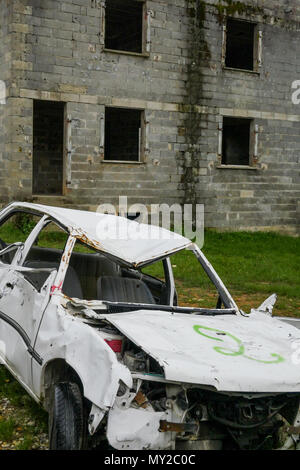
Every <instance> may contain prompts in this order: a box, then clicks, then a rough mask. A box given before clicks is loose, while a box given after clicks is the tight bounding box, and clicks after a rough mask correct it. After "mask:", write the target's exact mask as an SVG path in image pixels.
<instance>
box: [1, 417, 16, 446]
mask: <svg viewBox="0 0 300 470" xmlns="http://www.w3.org/2000/svg"><path fill="white" fill-rule="evenodd" d="M15 428H16V423H15V421H14V419H12V418H9V419H7V420H5V421H2V420H0V441H6V442H10V441H12V440H13V438H14V433H15Z"/></svg>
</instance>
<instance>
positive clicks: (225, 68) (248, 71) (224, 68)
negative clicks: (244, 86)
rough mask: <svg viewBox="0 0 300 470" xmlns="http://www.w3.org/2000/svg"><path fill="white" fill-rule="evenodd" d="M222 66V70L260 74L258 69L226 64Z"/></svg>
mask: <svg viewBox="0 0 300 470" xmlns="http://www.w3.org/2000/svg"><path fill="white" fill-rule="evenodd" d="M222 68H223V70H228V71H229V72H246V73H250V74H252V75H260V70H248V69H238V68H234V67H226V65H224V66H223V67H222Z"/></svg>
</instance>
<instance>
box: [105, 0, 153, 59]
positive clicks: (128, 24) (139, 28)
mask: <svg viewBox="0 0 300 470" xmlns="http://www.w3.org/2000/svg"><path fill="white" fill-rule="evenodd" d="M144 9H145V2H144V1H143V0H106V5H105V48H106V49H113V50H117V51H126V52H135V53H142V52H144V45H143V43H144V33H143V29H144V27H143V25H144Z"/></svg>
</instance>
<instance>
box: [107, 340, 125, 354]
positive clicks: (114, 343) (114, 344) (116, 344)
mask: <svg viewBox="0 0 300 470" xmlns="http://www.w3.org/2000/svg"><path fill="white" fill-rule="evenodd" d="M105 341H106V343H107V344H108V346H109V347H110V348H111V349H112V350H113V351H114V352H115V353H120V352H122V340H121V339H106V340H105Z"/></svg>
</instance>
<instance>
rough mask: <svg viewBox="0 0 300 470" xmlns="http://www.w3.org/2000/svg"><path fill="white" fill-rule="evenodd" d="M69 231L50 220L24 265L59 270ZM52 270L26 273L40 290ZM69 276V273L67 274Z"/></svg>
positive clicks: (30, 250)
mask: <svg viewBox="0 0 300 470" xmlns="http://www.w3.org/2000/svg"><path fill="white" fill-rule="evenodd" d="M68 238H69V233H68V232H67V231H65V230H63V229H62V228H60V227H59V226H58V225H57V224H56V223H55V222H53V221H49V222H48V223H47V224H46V225H44V227H43V228H42V229H41V231H40V232H39V233H38V235H37V237H36V239H35V240H34V242H33V244H32V245H31V247H30V249H29V251H28V253H27V256H26V258H25V260H24V261H23V266H24V267H27V268H32V269H36V270H38V269H44V268H49V269H53V270H54V269H56V270H57V271H58V269H59V266H60V263H61V258H62V254H63V252H64V249H65V246H66V243H67V240H68ZM49 275H50V271H49V272H47V271H39V272H38V271H36V272H32V273H26V275H25V277H26V279H28V280H29V281H30V282H31V283H32V284H33V285H34V287H35V288H36V289H37V290H38V291H40V289H41V287H42V286H43V285H44V283H45V281H46V280H47V278H48V277H49ZM66 277H67V275H66Z"/></svg>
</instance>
